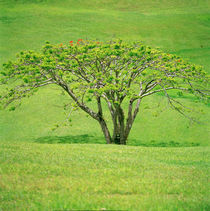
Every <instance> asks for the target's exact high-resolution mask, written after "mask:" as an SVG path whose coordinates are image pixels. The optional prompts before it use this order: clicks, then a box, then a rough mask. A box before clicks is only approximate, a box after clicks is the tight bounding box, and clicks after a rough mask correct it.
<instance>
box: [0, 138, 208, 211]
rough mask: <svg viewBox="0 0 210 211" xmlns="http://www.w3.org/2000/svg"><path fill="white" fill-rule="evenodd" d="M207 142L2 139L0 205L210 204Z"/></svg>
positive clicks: (178, 206)
mask: <svg viewBox="0 0 210 211" xmlns="http://www.w3.org/2000/svg"><path fill="white" fill-rule="evenodd" d="M209 154H210V152H209V148H205V147H196V148H195V147H194V148H152V147H151V148H145V147H131V146H130V147H129V146H110V145H93V144H91V145H79V144H72V145H61V144H60V145H56V144H55V145H49V144H30V143H17V142H15V143H13V142H10V143H7V142H1V143H0V163H1V167H0V210H1V208H2V210H63V209H66V210H71V209H80V210H81V209H85V210H89V209H94V210H96V209H97V210H100V209H101V208H106V209H109V210H121V209H123V210H168V211H169V210H189V211H192V210H209V208H210V204H209V194H210V192H209V190H210V187H209V182H208V175H209V162H210V157H209Z"/></svg>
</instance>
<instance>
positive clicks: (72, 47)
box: [1, 39, 208, 103]
mask: <svg viewBox="0 0 210 211" xmlns="http://www.w3.org/2000/svg"><path fill="white" fill-rule="evenodd" d="M17 57H18V60H17V61H15V62H11V61H10V62H8V63H6V64H4V65H3V66H4V71H2V72H1V75H2V77H1V78H2V79H1V81H2V83H3V84H5V83H7V82H8V81H9V80H13V81H15V84H16V85H17V84H18V85H17V86H15V87H16V88H14V89H10V91H9V92H8V94H7V95H6V97H5V98H4V99H6V103H10V101H13V99H19V98H21V97H24V96H28V95H27V94H28V93H30V94H31V93H33V91H34V90H35V89H37V88H38V87H40V86H45V85H48V84H51V83H55V84H57V85H61V83H63V84H65V85H70V88H71V89H72V90H73V91H74V93H75V94H77V95H78V96H79V97H81V96H83V99H86V100H87V101H90V99H91V98H92V97H94V96H103V95H106V94H107V93H108V94H109V95H111V97H110V100H111V101H112V102H113V103H121V102H120V100H121V98H122V97H123V96H129V98H130V99H132V98H138V97H142V96H144V95H143V94H147V92H146V91H147V89H148V90H149V88H148V87H150V88H151V85H154V84H155V83H156V85H155V87H156V88H162V87H164V89H167V88H169V87H176V88H177V89H179V88H180V89H183V90H184V89H186V90H188V91H189V92H191V93H194V92H196V90H197V89H198V88H200V87H202V86H205V83H206V82H207V81H208V80H207V79H208V78H207V77H206V74H205V72H204V71H203V70H202V68H201V67H200V66H196V65H191V64H189V63H188V62H185V61H184V60H182V59H180V58H179V57H177V56H175V55H171V54H166V53H163V52H161V51H160V50H156V49H151V48H150V47H148V46H145V45H143V44H142V43H141V42H123V41H122V40H116V41H110V42H97V41H88V40H81V39H80V40H78V41H77V43H75V44H73V41H70V43H69V44H68V45H63V44H59V45H52V44H50V43H49V42H47V43H46V45H45V46H43V48H42V51H41V52H35V51H22V52H21V53H20V54H18V55H17ZM188 82H190V83H188ZM131 83H132V84H139V83H142V87H141V89H142V94H141V96H139V95H138V93H139V90H138V89H136V86H135V85H133V86H131ZM192 83H193V84H192ZM194 83H196V86H197V87H198V88H194V87H192V85H194ZM198 84H199V86H198ZM150 90H151V89H150ZM162 91H164V90H162ZM111 92H112V93H111ZM26 93H27V94H26ZM179 93H181V92H179ZM115 95H116V96H119V97H117V98H116V97H115ZM84 96H85V98H84ZM108 98H109V97H108Z"/></svg>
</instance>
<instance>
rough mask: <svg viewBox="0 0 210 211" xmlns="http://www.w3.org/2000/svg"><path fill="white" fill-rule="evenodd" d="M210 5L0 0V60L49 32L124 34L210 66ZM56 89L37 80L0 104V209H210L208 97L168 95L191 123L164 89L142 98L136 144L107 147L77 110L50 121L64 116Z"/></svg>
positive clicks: (163, 0) (62, 35)
mask: <svg viewBox="0 0 210 211" xmlns="http://www.w3.org/2000/svg"><path fill="white" fill-rule="evenodd" d="M209 11H210V2H209V1H208V0H191V1H188V0H174V1H169V0H157V1H154V0H120V1H119V0H101V1H98V0H89V1H82V0H62V1H57V0H1V1H0V65H2V64H3V63H4V62H6V61H7V60H9V59H14V58H15V54H16V53H17V52H19V51H20V50H23V49H40V48H41V46H42V45H43V44H44V42H45V41H46V40H49V41H50V42H52V43H67V42H68V41H70V40H74V41H76V40H77V39H79V38H83V39H86V38H88V39H97V40H101V41H105V40H109V39H113V38H122V39H125V40H142V41H143V42H144V43H146V44H148V45H150V46H152V47H159V48H161V49H162V50H164V51H166V52H169V53H174V54H177V55H180V56H182V57H184V58H187V59H189V60H190V61H191V62H193V63H195V64H200V65H203V66H204V69H205V70H206V71H207V72H210V56H209V55H210V12H209ZM0 89H1V87H0ZM0 91H1V90H0ZM60 93H61V90H59V89H58V88H56V87H54V86H52V87H48V88H44V89H41V90H39V91H38V93H37V94H36V95H34V96H32V97H31V98H29V99H24V100H23V103H22V105H21V106H20V107H19V108H17V110H16V111H10V112H9V111H8V110H6V111H5V110H4V111H0V211H1V210H52V209H58V210H59V209H60V210H62V209H102V208H106V209H117V210H119V209H127V210H128V209H129V210H190V211H191V210H209V209H210V201H209V194H210V193H209V189H210V187H209V161H210V157H209V137H210V133H209V128H210V123H209V117H210V116H209V105H206V104H204V103H202V102H200V101H198V100H197V99H196V98H189V97H187V98H186V97H182V98H180V97H179V96H176V94H175V97H176V98H180V99H179V100H181V101H183V102H184V103H186V104H187V105H189V106H191V107H192V108H193V110H194V112H193V114H192V115H193V116H195V117H196V118H197V119H198V120H200V121H201V123H202V124H195V123H194V124H192V123H191V122H189V120H187V119H185V118H184V117H182V116H181V115H180V114H178V113H177V112H175V111H172V110H169V109H168V106H167V102H166V99H165V98H164V97H163V96H161V95H157V96H155V97H151V98H148V99H146V100H145V101H144V102H143V104H142V107H141V111H140V114H139V116H138V117H137V119H136V122H135V124H134V126H133V129H132V131H131V134H130V137H129V141H128V144H129V145H133V146H114V145H111V146H106V145H103V144H104V143H105V141H104V139H103V136H102V133H101V131H100V128H99V126H98V125H97V123H96V122H95V121H94V120H92V119H90V118H89V117H87V116H86V115H85V114H84V113H83V112H82V111H78V112H76V113H73V114H72V126H70V127H60V128H58V129H57V130H54V131H52V130H51V129H52V128H54V126H55V125H56V124H61V123H62V122H63V121H64V120H65V117H66V115H65V114H64V111H63V109H62V103H64V102H66V101H67V100H68V99H67V98H66V96H65V95H62V94H60ZM81 120H82V123H81ZM134 145H135V146H134ZM145 146H146V147H145Z"/></svg>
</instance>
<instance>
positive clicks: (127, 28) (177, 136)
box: [0, 0, 210, 145]
mask: <svg viewBox="0 0 210 211" xmlns="http://www.w3.org/2000/svg"><path fill="white" fill-rule="evenodd" d="M28 2H42V3H34V4H33V3H30V4H29V3H28ZM99 2H100V3H99ZM1 6H2V7H1V8H2V9H1V16H0V20H1V22H0V23H1V31H0V41H1V45H0V59H1V60H0V64H1V63H3V62H5V61H7V60H8V59H10V58H14V55H15V54H16V52H18V51H20V50H22V49H38V48H40V46H41V45H42V44H43V43H44V41H45V40H50V41H51V42H53V43H60V42H67V41H69V40H76V39H78V38H86V37H87V38H90V39H96V38H97V39H100V40H107V39H111V38H113V37H121V38H123V39H141V40H143V41H144V42H145V43H147V44H149V45H152V46H155V47H156V46H159V47H161V48H162V49H164V50H165V51H168V52H172V53H176V54H179V55H181V56H184V57H187V58H189V59H190V60H191V61H192V62H195V63H197V64H202V65H204V67H205V69H206V70H207V71H208V70H209V67H210V62H209V61H210V59H209V55H210V44H209V43H210V42H209V37H208V35H209V32H210V27H209V24H210V15H209V8H210V5H209V3H208V1H205V0H203V1H196V0H194V1H191V2H190V4H189V2H188V1H180V0H176V1H173V2H172V1H166V0H159V1H146V0H144V1H142V0H141V1H134V0H133V1H132V0H130V1H128V0H127V1H114V0H112V1H94V0H92V1H73V0H71V1H67V0H66V1H62V3H60V2H59V3H58V1H38V0H37V1H35V0H34V1H26V0H25V1H24V0H19V1H13V0H10V1H1ZM56 92H57V91H54V89H53V90H52V89H45V90H43V91H40V92H39V94H38V95H37V96H34V97H33V98H32V99H29V100H28V99H27V100H25V105H23V106H22V107H20V108H19V109H18V110H17V111H16V112H10V113H9V112H1V119H0V138H1V139H4V140H11V139H15V140H29V139H30V140H33V139H34V138H37V137H42V136H69V137H71V136H75V135H80V134H89V135H92V136H94V137H95V138H94V139H97V140H98V141H97V140H95V142H103V140H102V136H101V133H100V128H98V126H97V125H96V123H95V122H94V121H91V120H89V119H88V118H86V116H85V115H84V114H83V113H81V112H80V113H79V114H74V116H73V119H74V122H73V127H71V128H62V129H59V130H57V131H55V132H53V133H52V132H51V130H50V128H52V126H53V125H54V123H57V122H60V121H62V120H63V119H64V116H63V111H62V109H61V108H59V104H60V102H62V101H63V100H64V99H63V98H60V97H56V98H55V97H54V95H55V93H56ZM161 99H162V98H161V97H156V98H149V99H148V100H147V101H146V102H145V103H144V104H143V105H142V109H144V108H145V109H144V110H142V111H141V115H139V117H138V119H137V120H136V123H135V126H134V128H133V130H132V133H131V136H130V144H135V145H136V144H137V145H138V144H148V142H151V141H153V142H155V143H156V144H158V143H160V142H170V141H173V142H177V143H183V142H186V143H188V145H190V144H191V143H196V144H201V145H208V136H209V133H208V126H209V125H208V119H209V116H208V107H207V106H205V105H202V104H199V103H197V104H193V107H194V108H196V109H197V111H201V112H200V113H198V114H196V113H195V115H196V116H197V117H198V118H199V119H201V120H202V121H203V123H204V124H203V125H191V124H189V121H188V120H186V119H184V118H183V117H181V116H180V115H179V114H177V113H176V112H174V111H168V110H166V111H164V112H161V113H160V115H159V116H157V114H158V113H159V111H158V109H148V108H153V107H155V106H156V105H157V104H158V103H159V102H160V100H161ZM185 101H188V100H185ZM189 103H190V101H189ZM163 104H164V103H163ZM146 108H147V109H146ZM163 108H164V106H163V105H161V110H163ZM81 115H82V118H83V120H84V121H83V124H82V125H81V124H80V122H79V121H78V117H81ZM87 125H88V126H87ZM160 125H161V127H160ZM99 134H100V135H99ZM98 136H99V137H98ZM64 138H65V139H68V137H64ZM149 145H150V144H149Z"/></svg>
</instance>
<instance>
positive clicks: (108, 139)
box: [99, 118, 112, 144]
mask: <svg viewBox="0 0 210 211" xmlns="http://www.w3.org/2000/svg"><path fill="white" fill-rule="evenodd" d="M99 124H100V125H101V129H102V131H103V134H104V137H105V139H106V143H107V144H111V143H112V138H111V136H110V133H109V129H108V127H107V125H106V122H105V121H104V119H103V118H100V120H99Z"/></svg>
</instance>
